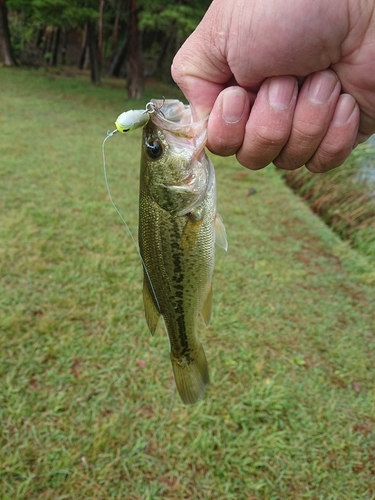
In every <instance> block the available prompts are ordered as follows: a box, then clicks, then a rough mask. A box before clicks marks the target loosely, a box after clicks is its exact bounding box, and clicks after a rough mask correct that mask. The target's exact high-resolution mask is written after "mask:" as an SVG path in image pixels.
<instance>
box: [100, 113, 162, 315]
mask: <svg viewBox="0 0 375 500" xmlns="http://www.w3.org/2000/svg"><path fill="white" fill-rule="evenodd" d="M120 116H121V115H120ZM116 132H117V130H113V131H112V132H110V131H108V132H107V137H105V138H104V141H103V143H102V156H103V173H104V180H105V185H106V188H107V192H108V196H109V199H110V202H111V203H112V205H113V208H114V209H115V210H116V212H117V214H118V215H119V217H120V219H121V220H122V222H123V223H124V225H125V227H126V230H127V231H128V233H129V235H130V237H131V239H132V242H133V244H134V246H135V248H136V250H137V253H138V255H139V258H140V259H141V262H142V266H143V269H144V270H145V273H146V276H147V279H148V282H149V283H150V287H151V290H152V294H153V296H154V299H155V302H156V305H157V307H158V311H159V312H160V305H159V301H158V299H157V297H156V293H155V289H154V286H153V284H152V281H151V277H150V275H149V273H148V270H147V267H146V263H145V261H144V260H143V257H142V255H141V252H140V251H139V248H138V245H137V242H136V241H135V238H134V236H133V233H132V232H131V230H130V228H129V226H128V224H127V223H126V221H125V219H124V217H123V216H122V215H121V212H120V210H119V209H118V208H117V206H116V204H115V202H114V201H113V198H112V195H111V191H110V189H109V184H108V178H107V167H106V162H105V151H104V146H105V143H106V141H107V140H108V139H109V138H110V137H113V136H114V134H116Z"/></svg>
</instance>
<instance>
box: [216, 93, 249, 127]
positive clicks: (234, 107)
mask: <svg viewBox="0 0 375 500" xmlns="http://www.w3.org/2000/svg"><path fill="white" fill-rule="evenodd" d="M222 99H223V100H222V108H221V114H222V117H223V120H224V121H225V122H227V123H237V122H238V121H240V120H241V118H242V116H243V112H244V108H245V104H246V95H245V93H244V92H241V91H240V90H236V89H228V90H226V91H224V92H223V94H222Z"/></svg>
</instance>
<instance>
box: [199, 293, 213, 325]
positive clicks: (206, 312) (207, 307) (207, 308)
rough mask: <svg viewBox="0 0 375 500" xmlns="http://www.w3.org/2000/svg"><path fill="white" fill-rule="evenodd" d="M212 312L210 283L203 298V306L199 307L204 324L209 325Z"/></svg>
mask: <svg viewBox="0 0 375 500" xmlns="http://www.w3.org/2000/svg"><path fill="white" fill-rule="evenodd" d="M211 314H212V284H211V285H210V288H209V290H208V292H207V295H206V298H205V299H204V302H203V306H202V309H201V316H202V319H203V321H204V324H205V325H206V326H209V324H210V321H211Z"/></svg>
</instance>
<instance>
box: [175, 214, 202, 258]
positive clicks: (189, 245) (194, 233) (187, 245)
mask: <svg viewBox="0 0 375 500" xmlns="http://www.w3.org/2000/svg"><path fill="white" fill-rule="evenodd" d="M202 222H203V219H202V218H200V219H196V218H195V217H194V216H192V215H191V214H189V215H188V216H187V221H186V224H185V227H184V230H183V231H182V235H181V241H180V248H182V250H185V251H189V250H192V249H193V248H194V246H195V243H196V241H197V238H198V234H199V230H200V228H201V225H202Z"/></svg>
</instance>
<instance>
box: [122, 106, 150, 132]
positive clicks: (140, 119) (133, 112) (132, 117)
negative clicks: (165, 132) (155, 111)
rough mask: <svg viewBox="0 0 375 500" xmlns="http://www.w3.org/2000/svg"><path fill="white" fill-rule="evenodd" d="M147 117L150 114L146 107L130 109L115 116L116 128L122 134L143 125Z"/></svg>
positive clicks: (148, 117)
mask: <svg viewBox="0 0 375 500" xmlns="http://www.w3.org/2000/svg"><path fill="white" fill-rule="evenodd" d="M149 119H150V114H149V111H148V110H147V109H130V110H129V111H125V112H124V113H121V115H119V116H118V117H117V120H116V121H115V125H116V128H117V130H118V131H119V132H121V133H122V134H124V133H125V132H129V130H135V129H136V128H141V127H144V126H145V125H146V123H147V122H148V121H149Z"/></svg>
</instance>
